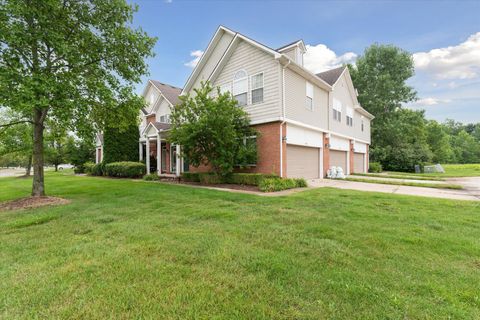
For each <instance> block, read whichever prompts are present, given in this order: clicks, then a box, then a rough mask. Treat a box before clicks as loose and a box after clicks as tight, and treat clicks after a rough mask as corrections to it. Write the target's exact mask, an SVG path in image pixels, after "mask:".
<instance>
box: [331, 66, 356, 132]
mask: <svg viewBox="0 0 480 320" xmlns="http://www.w3.org/2000/svg"><path fill="white" fill-rule="evenodd" d="M353 94H355V93H353ZM330 95H331V96H332V98H333V99H337V100H338V101H340V102H341V103H342V118H341V121H340V122H338V121H337V120H334V119H333V99H332V101H331V103H330V106H329V108H330V130H332V131H333V132H337V133H339V134H342V135H345V136H349V137H354V134H355V130H354V127H355V126H356V125H359V123H357V121H355V116H354V120H353V126H354V127H350V126H347V107H350V108H352V109H353V108H354V104H355V103H354V101H353V99H352V96H351V93H350V89H349V87H348V84H347V80H346V74H345V73H344V74H343V75H342V77H341V78H340V79H338V82H337V83H336V84H335V86H334V88H333V91H332V92H331V94H330Z"/></svg>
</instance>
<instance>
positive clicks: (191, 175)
mask: <svg viewBox="0 0 480 320" xmlns="http://www.w3.org/2000/svg"><path fill="white" fill-rule="evenodd" d="M182 179H183V180H184V181H187V182H200V173H198V172H184V173H183V174H182Z"/></svg>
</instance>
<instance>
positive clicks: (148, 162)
mask: <svg viewBox="0 0 480 320" xmlns="http://www.w3.org/2000/svg"><path fill="white" fill-rule="evenodd" d="M145 138H146V139H147V141H146V150H147V152H145V153H146V154H145V165H146V166H147V174H150V138H149V137H145Z"/></svg>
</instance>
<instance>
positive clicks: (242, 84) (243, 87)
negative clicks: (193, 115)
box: [233, 70, 248, 106]
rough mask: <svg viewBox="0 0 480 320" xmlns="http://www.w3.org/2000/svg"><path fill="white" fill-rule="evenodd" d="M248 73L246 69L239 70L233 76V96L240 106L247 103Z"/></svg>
mask: <svg viewBox="0 0 480 320" xmlns="http://www.w3.org/2000/svg"><path fill="white" fill-rule="evenodd" d="M247 93H248V75H247V72H246V71H245V70H239V71H237V72H236V73H235V75H234V76H233V97H234V98H235V99H237V101H238V105H239V106H245V105H247Z"/></svg>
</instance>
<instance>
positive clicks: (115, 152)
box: [103, 122, 140, 163]
mask: <svg viewBox="0 0 480 320" xmlns="http://www.w3.org/2000/svg"><path fill="white" fill-rule="evenodd" d="M139 138H140V134H139V131H138V125H137V123H136V122H134V123H131V124H130V125H129V126H128V127H126V128H124V129H118V128H114V127H111V126H107V127H106V128H105V132H104V133H103V150H104V155H103V161H104V162H105V163H112V162H119V161H132V162H136V161H138V151H139V150H138V139H139Z"/></svg>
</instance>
